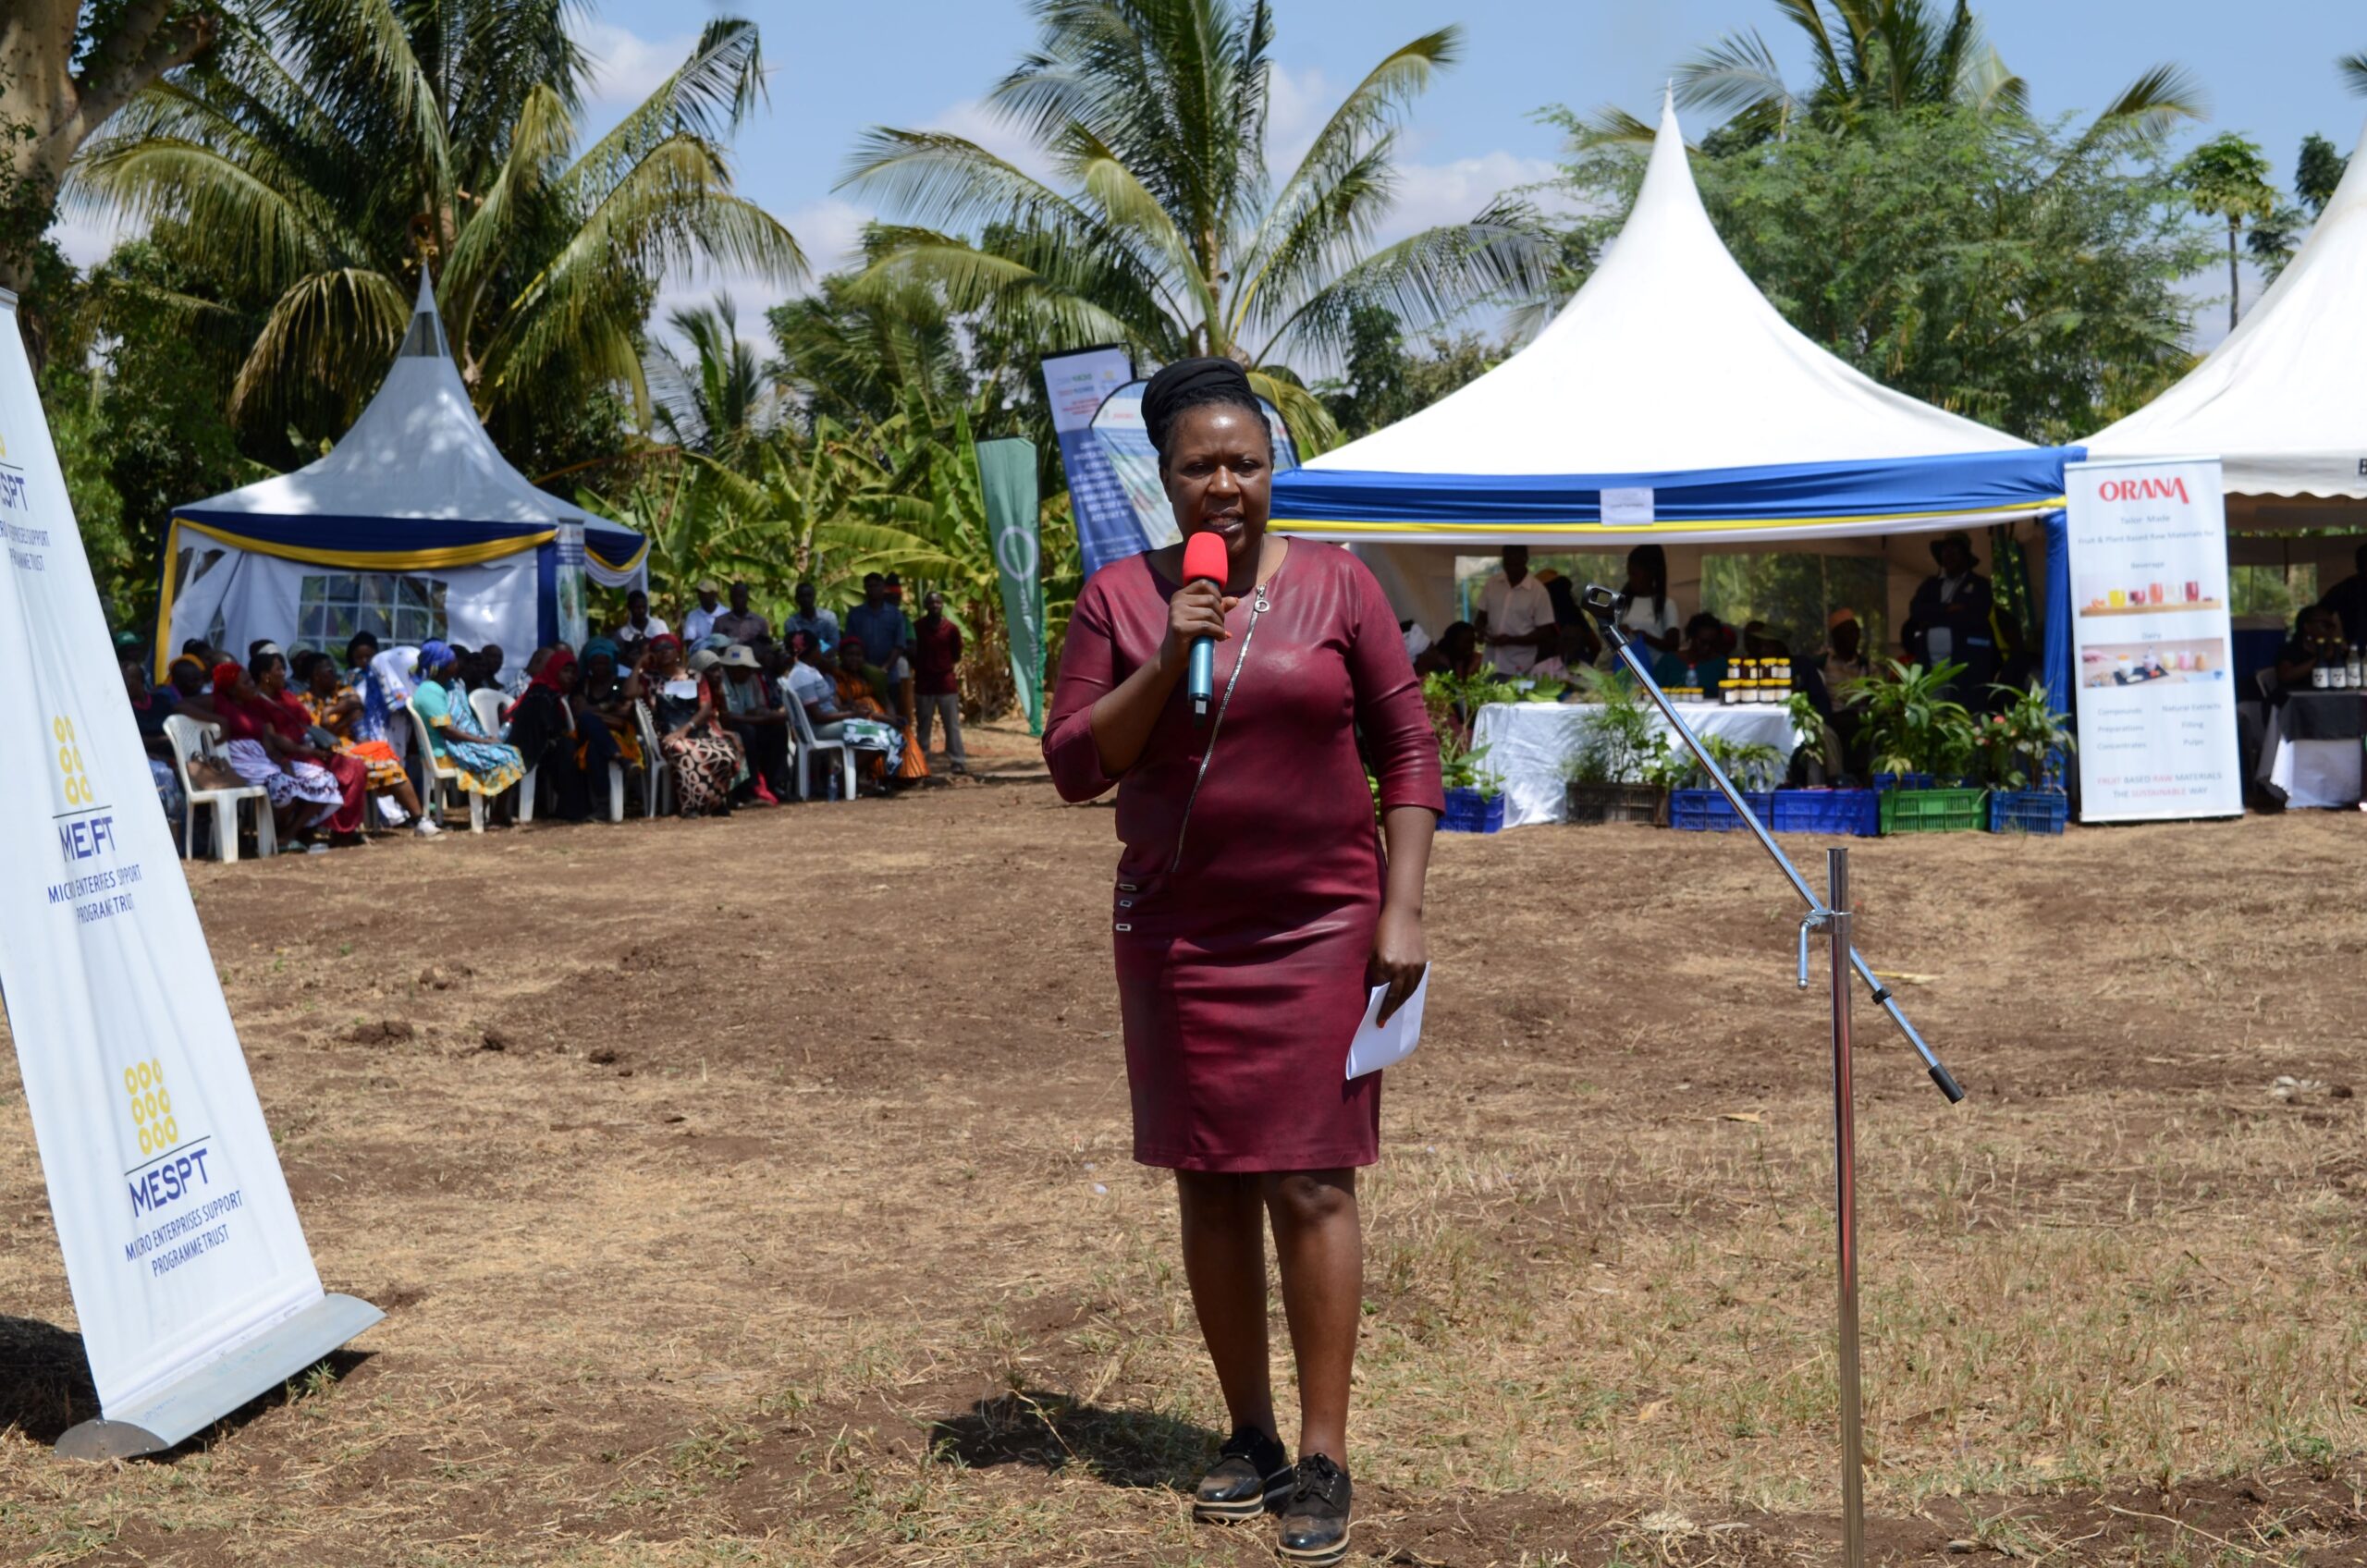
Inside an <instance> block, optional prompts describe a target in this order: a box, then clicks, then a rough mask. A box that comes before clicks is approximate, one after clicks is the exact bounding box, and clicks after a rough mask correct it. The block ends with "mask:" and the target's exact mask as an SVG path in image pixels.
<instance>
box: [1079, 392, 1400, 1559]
mask: <svg viewBox="0 0 2367 1568" xmlns="http://www.w3.org/2000/svg"><path fill="white" fill-rule="evenodd" d="M1143 421H1144V423H1145V424H1146V425H1147V427H1148V429H1149V435H1150V439H1151V444H1152V446H1154V447H1156V448H1157V449H1158V451H1159V476H1160V479H1161V480H1162V482H1163V483H1164V484H1165V485H1166V488H1167V495H1168V498H1169V500H1170V501H1171V503H1172V504H1173V506H1174V508H1175V521H1176V526H1177V527H1178V528H1179V529H1180V530H1182V532H1183V534H1184V538H1185V539H1187V540H1188V539H1190V538H1191V537H1192V536H1193V535H1195V534H1198V533H1214V534H1216V535H1217V536H1218V537H1219V538H1220V539H1221V540H1222V541H1223V542H1224V546H1225V558H1226V562H1227V568H1228V575H1227V578H1226V581H1225V582H1223V583H1222V584H1218V583H1216V582H1209V581H1205V580H1202V581H1196V582H1182V581H1180V580H1179V579H1180V575H1181V569H1182V562H1183V558H1184V549H1183V547H1182V546H1181V545H1172V546H1170V547H1168V548H1166V549H1161V550H1153V551H1151V552H1149V553H1148V554H1147V555H1140V556H1136V557H1132V558H1131V559H1127V560H1122V561H1117V562H1113V563H1111V564H1110V566H1108V567H1105V568H1104V569H1102V570H1100V571H1098V572H1096V573H1095V574H1094V575H1093V579H1092V581H1090V582H1087V583H1086V584H1085V590H1084V592H1083V593H1082V594H1079V595H1078V597H1077V603H1076V609H1075V612H1074V615H1073V618H1072V619H1071V620H1070V622H1069V633H1068V645H1067V648H1066V651H1065V652H1064V653H1063V655H1062V656H1061V678H1060V684H1059V686H1058V688H1057V689H1056V691H1055V692H1054V694H1053V699H1052V717H1051V723H1050V725H1049V728H1048V729H1046V730H1045V735H1044V756H1045V760H1046V761H1047V762H1048V763H1049V765H1050V767H1051V771H1052V778H1053V781H1054V782H1055V783H1056V784H1057V785H1058V786H1059V788H1060V791H1061V795H1062V796H1063V797H1064V798H1066V799H1068V800H1071V801H1083V800H1090V799H1091V798H1093V797H1094V796H1096V795H1098V794H1100V793H1101V792H1102V791H1103V790H1107V789H1109V788H1110V785H1111V784H1112V783H1115V784H1116V785H1117V786H1118V837H1119V839H1121V840H1122V841H1123V843H1124V846H1125V849H1124V852H1123V853H1122V855H1121V857H1120V859H1119V862H1118V876H1117V887H1116V889H1115V891H1114V893H1113V894H1112V898H1111V902H1112V908H1111V916H1110V929H1111V931H1112V933H1113V937H1114V942H1115V945H1116V948H1117V959H1118V995H1119V1000H1120V1005H1121V1009H1122V1014H1123V1017H1124V1022H1125V1034H1126V1079H1127V1084H1128V1086H1129V1087H1130V1089H1131V1090H1132V1092H1133V1099H1134V1158H1135V1159H1137V1160H1138V1161H1140V1162H1141V1163H1143V1164H1145V1165H1154V1166H1165V1167H1169V1168H1171V1169H1172V1170H1174V1171H1175V1182H1176V1191H1177V1195H1178V1198H1179V1201H1180V1207H1181V1209H1182V1214H1183V1231H1184V1274H1185V1277H1186V1278H1187V1279H1188V1280H1190V1281H1191V1287H1192V1306H1193V1310H1194V1311H1195V1313H1196V1315H1197V1317H1198V1318H1199V1322H1200V1333H1201V1337H1202V1338H1203V1339H1204V1340H1206V1341H1207V1342H1208V1355H1209V1358H1210V1359H1211V1360H1212V1361H1214V1362H1215V1364H1216V1372H1217V1380H1218V1382H1219V1383H1220V1385H1221V1386H1222V1388H1223V1390H1224V1400H1225V1405H1226V1407H1227V1409H1228V1410H1229V1411H1230V1413H1231V1416H1232V1421H1233V1436H1232V1437H1231V1438H1230V1439H1227V1441H1226V1442H1225V1444H1224V1446H1223V1448H1222V1449H1221V1450H1220V1453H1219V1457H1218V1461H1217V1464H1216V1466H1215V1468H1214V1469H1212V1470H1210V1471H1209V1472H1208V1476H1207V1477H1206V1478H1205V1479H1203V1480H1202V1481H1201V1483H1200V1485H1199V1488H1198V1492H1197V1495H1196V1498H1195V1501H1194V1504H1193V1509H1194V1513H1195V1514H1196V1516H1197V1517H1199V1518H1202V1519H1248V1518H1255V1517H1256V1516H1257V1514H1258V1513H1260V1512H1261V1511H1263V1510H1265V1509H1269V1508H1273V1509H1279V1510H1280V1511H1281V1512H1282V1541H1281V1545H1282V1555H1283V1556H1284V1558H1285V1559H1287V1560H1289V1561H1291V1562H1305V1563H1330V1562H1337V1561H1339V1559H1340V1558H1341V1557H1342V1556H1343V1554H1344V1553H1345V1552H1346V1550H1347V1544H1348V1513H1349V1488H1348V1472H1347V1467H1346V1461H1347V1452H1348V1451H1347V1422H1348V1376H1349V1369H1350V1366H1351V1365H1352V1364H1353V1362H1354V1360H1355V1348H1356V1322H1357V1315H1358V1309H1359V1306H1360V1304H1361V1302H1362V1299H1363V1283H1364V1240H1363V1234H1362V1231H1361V1229H1360V1226H1359V1222H1358V1219H1357V1215H1356V1180H1355V1168H1356V1167H1358V1166H1363V1165H1370V1164H1372V1163H1373V1161H1374V1160H1375V1159H1377V1158H1379V1157H1380V1074H1379V1073H1370V1074H1367V1075H1366V1076H1364V1077H1361V1078H1355V1079H1350V1078H1347V1077H1346V1075H1345V1074H1346V1067H1347V1050H1348V1043H1349V1040H1350V1039H1351V1037H1352V1036H1353V1035H1355V1029H1356V1024H1357V1023H1358V1021H1359V1020H1360V1019H1361V1018H1362V1017H1363V1014H1364V1009H1365V1005H1366V995H1367V992H1366V986H1367V985H1368V984H1369V985H1385V986H1388V987H1389V996H1388V998H1387V999H1386V1000H1385V1002H1384V1004H1383V1005H1384V1008H1385V1010H1386V1011H1389V1012H1393V1011H1396V1009H1397V1007H1398V1006H1399V1004H1401V1003H1402V1002H1403V1001H1404V999H1405V998H1407V997H1408V996H1410V995H1411V994H1412V992H1413V989H1414V986H1416V984H1417V982H1418V981H1419V980H1420V979H1421V977H1422V972H1423V970H1424V968H1425V967H1426V965H1427V963H1428V960H1429V952H1428V949H1427V946H1426V944H1425V942H1424V939H1423V935H1422V882H1423V877H1424V876H1425V874H1426V873H1427V871H1428V870H1429V856H1430V834H1431V832H1432V831H1433V829H1435V827H1437V824H1438V815H1439V813H1440V812H1441V810H1442V809H1443V807H1444V801H1443V798H1442V797H1441V794H1440V790H1439V763H1438V747H1437V743H1436V741H1434V739H1433V738H1432V735H1431V731H1430V727H1429V720H1428V717H1426V715H1425V714H1424V712H1423V708H1422V699H1421V690H1420V687H1419V686H1418V685H1417V682H1416V680H1415V677H1414V671H1413V667H1412V665H1411V664H1410V663H1409V661H1408V660H1407V658H1406V656H1405V645H1404V639H1403V636H1402V634H1401V633H1400V632H1399V631H1398V628H1397V617H1396V614H1395V612H1394V611H1392V609H1391V608H1390V606H1389V603H1388V601H1387V600H1386V599H1384V598H1383V597H1382V596H1381V593H1380V585H1379V584H1378V583H1376V582H1374V581H1373V578H1372V574H1371V573H1370V572H1369V571H1367V570H1366V569H1365V566H1364V563H1363V562H1361V561H1359V560H1357V559H1356V558H1355V557H1353V556H1351V555H1349V554H1348V553H1347V552H1346V551H1345V550H1342V549H1339V548H1337V547H1335V546H1332V545H1317V544H1311V543H1308V542H1306V541H1289V540H1283V539H1277V538H1269V537H1268V535H1267V533H1266V516H1267V507H1268V502H1269V496H1270V486H1271V484H1272V478H1273V467H1274V454H1273V444H1272V439H1271V437H1270V435H1269V433H1268V430H1267V425H1266V419H1265V413H1264V410H1262V409H1261V408H1260V406H1259V404H1258V402H1257V398H1256V396H1255V395H1254V394H1252V393H1251V391H1250V389H1249V381H1248V377H1247V376H1245V374H1243V373H1242V370H1241V367H1240V366H1239V365H1237V364H1235V363H1233V361H1230V360H1187V361H1184V362H1182V363H1180V364H1173V365H1170V366H1168V367H1167V368H1166V369H1165V370H1163V371H1161V372H1159V374H1158V375H1156V376H1154V377H1152V378H1151V382H1150V385H1149V386H1148V387H1147V389H1146V390H1145V392H1144V394H1143ZM1202 637H1208V638H1212V639H1214V640H1215V641H1216V643H1217V644H1218V650H1217V656H1216V661H1215V680H1214V682H1213V692H1212V701H1211V704H1210V706H1209V711H1208V718H1207V721H1206V722H1205V723H1196V722H1195V720H1194V718H1193V716H1192V711H1191V704H1190V703H1189V701H1188V700H1187V699H1186V697H1185V694H1184V692H1183V691H1181V690H1179V688H1180V687H1181V686H1182V685H1183V683H1184V670H1185V668H1186V666H1187V665H1188V663H1189V662H1190V656H1191V647H1192V643H1193V642H1194V641H1195V640H1196V639H1197V638H1202ZM1360 733H1361V736H1362V739H1363V744H1364V749H1365V753H1366V755H1368V757H1369V759H1370V763H1371V767H1372V771H1373V773H1374V775H1375V776H1376V777H1377V778H1379V779H1380V802H1379V812H1380V830H1381V833H1382V834H1384V835H1385V836H1386V838H1387V839H1388V854H1387V857H1386V859H1384V858H1383V856H1382V853H1381V850H1380V844H1379V843H1378V842H1377V841H1376V835H1375V832H1374V800H1373V796H1372V794H1371V792H1370V790H1368V788H1367V783H1366V778H1365V772H1366V767H1365V759H1364V757H1361V756H1360V755H1359V753H1358V746H1357V741H1358V736H1359V734H1360ZM1268 1218H1270V1219H1271V1220H1272V1223H1273V1230H1274V1250H1275V1253H1276V1255H1277V1256H1278V1257H1279V1259H1280V1261H1281V1266H1282V1307H1283V1311H1284V1314H1285V1315H1286V1317H1288V1318H1289V1321H1290V1334H1291V1348H1292V1350H1293V1353H1294V1356H1295V1359H1296V1362H1297V1367H1298V1383H1299V1431H1298V1439H1299V1458H1298V1463H1297V1464H1295V1465H1293V1464H1291V1463H1290V1457H1289V1453H1288V1452H1287V1451H1286V1450H1285V1449H1284V1448H1283V1447H1282V1442H1281V1440H1280V1439H1279V1438H1278V1436H1277V1435H1276V1427H1275V1421H1274V1402H1273V1390H1272V1388H1271V1387H1270V1385H1269V1380H1268V1377H1267V1358H1266V1249H1265V1233H1264V1232H1265V1223H1264V1222H1265V1219H1268Z"/></svg>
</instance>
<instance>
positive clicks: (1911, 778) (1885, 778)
mask: <svg viewBox="0 0 2367 1568" xmlns="http://www.w3.org/2000/svg"><path fill="white" fill-rule="evenodd" d="M1939 787H1940V781H1939V780H1938V779H1937V778H1933V777H1932V775H1931V774H1928V773H1877V774H1875V775H1874V789H1875V790H1877V791H1880V790H1936V789H1938V788H1939Z"/></svg>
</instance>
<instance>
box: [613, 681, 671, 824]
mask: <svg viewBox="0 0 2367 1568" xmlns="http://www.w3.org/2000/svg"><path fill="white" fill-rule="evenodd" d="M632 717H633V722H634V723H635V724H638V725H639V726H640V727H641V766H642V773H641V815H643V816H644V818H647V817H652V816H662V815H667V814H668V813H670V812H671V811H672V810H673V809H674V765H673V764H672V763H670V762H668V761H667V760H666V753H664V752H662V751H660V750H658V748H657V718H656V715H655V714H653V713H651V712H650V711H649V703H648V701H647V700H646V699H644V700H642V701H640V702H637V703H635V704H633V705H632ZM619 820H622V819H621V818H619Z"/></svg>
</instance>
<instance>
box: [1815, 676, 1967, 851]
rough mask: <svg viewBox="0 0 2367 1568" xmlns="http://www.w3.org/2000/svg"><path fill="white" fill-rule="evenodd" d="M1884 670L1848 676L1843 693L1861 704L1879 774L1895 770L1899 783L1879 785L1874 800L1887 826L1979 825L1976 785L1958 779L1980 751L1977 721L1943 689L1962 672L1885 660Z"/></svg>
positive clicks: (1900, 829) (1894, 829) (1947, 829)
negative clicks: (1878, 800) (1886, 667)
mask: <svg viewBox="0 0 2367 1568" xmlns="http://www.w3.org/2000/svg"><path fill="white" fill-rule="evenodd" d="M1889 667H1890V673H1889V674H1888V675H1887V676H1881V675H1876V676H1868V677H1867V678H1865V679H1864V680H1853V681H1850V682H1849V683H1848V686H1847V688H1846V692H1847V694H1848V695H1849V696H1850V697H1851V698H1853V699H1856V700H1857V701H1858V702H1861V703H1862V704H1864V707H1863V712H1864V715H1865V718H1864V731H1863V733H1864V735H1865V737H1866V739H1867V741H1868V742H1869V743H1870V746H1871V748H1872V753H1873V769H1874V772H1875V773H1876V774H1877V775H1881V774H1885V773H1886V774H1891V775H1894V776H1895V777H1896V778H1898V779H1899V781H1900V783H1901V785H1902V786H1903V787H1902V788H1899V789H1895V790H1886V791H1883V796H1882V802H1881V806H1880V812H1881V818H1882V830H1883V832H1885V833H1954V832H1964V831H1968V830H1970V829H1973V828H1977V827H1980V826H1981V797H1982V795H1983V794H1984V793H1985V791H1984V790H1981V788H1980V787H1979V786H1978V785H1973V786H1971V787H1969V788H1963V787H1959V785H1958V783H1957V782H1956V781H1961V780H1964V779H1965V776H1966V775H1967V774H1968V773H1969V772H1971V770H1972V765H1973V757H1974V754H1975V753H1977V752H1978V751H1979V749H1980V748H1979V744H1978V739H1977V738H1978V735H1979V727H1978V726H1977V725H1976V724H1975V722H1974V720H1973V717H1972V715H1971V714H1970V713H1969V712H1968V711H1967V710H1966V708H1965V705H1964V704H1962V703H1959V702H1957V701H1956V699H1954V698H1953V697H1951V696H1949V695H1948V694H1947V693H1948V689H1949V686H1950V684H1951V682H1953V681H1954V680H1956V678H1957V677H1958V676H1960V675H1962V674H1963V673H1964V668H1965V667H1964V666H1962V665H1960V664H1939V665H1932V666H1930V667H1928V668H1927V667H1925V666H1923V665H1919V664H1904V663H1901V662H1900V661H1898V660H1896V659H1892V660H1890V661H1889Z"/></svg>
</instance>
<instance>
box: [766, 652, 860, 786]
mask: <svg viewBox="0 0 2367 1568" xmlns="http://www.w3.org/2000/svg"><path fill="white" fill-rule="evenodd" d="M780 694H781V700H782V701H783V702H786V703H787V704H789V721H790V723H791V724H793V725H795V726H796V727H797V744H796V745H795V746H794V747H792V748H791V751H792V753H793V754H792V755H791V759H790V760H791V766H794V767H795V768H796V769H797V798H798V799H799V800H801V801H810V800H812V799H813V798H814V781H813V780H812V779H811V778H808V777H806V767H805V765H806V763H807V761H808V760H809V759H810V760H812V761H816V762H819V761H821V760H822V753H825V752H836V753H839V766H840V769H841V770H842V771H843V772H844V773H845V775H846V790H845V791H844V793H843V796H842V798H843V799H846V800H850V801H851V800H853V799H854V796H855V779H854V751H853V748H852V747H850V746H849V745H848V744H847V743H846V742H845V741H842V740H841V741H825V740H822V739H820V738H819V737H817V736H816V734H815V733H814V721H813V720H812V719H810V718H808V717H805V704H803V703H801V702H799V701H798V700H797V693H796V692H792V691H791V690H790V686H789V677H788V676H786V675H784V676H782V677H781V678H780Z"/></svg>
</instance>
